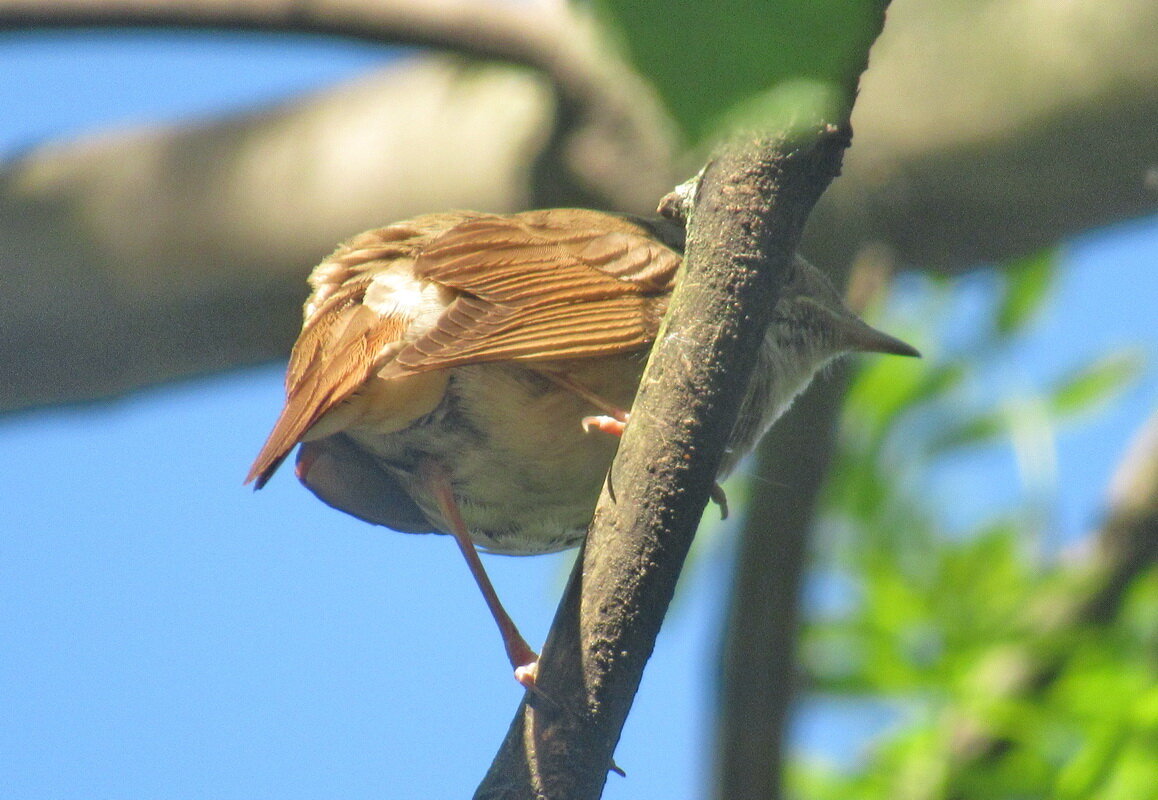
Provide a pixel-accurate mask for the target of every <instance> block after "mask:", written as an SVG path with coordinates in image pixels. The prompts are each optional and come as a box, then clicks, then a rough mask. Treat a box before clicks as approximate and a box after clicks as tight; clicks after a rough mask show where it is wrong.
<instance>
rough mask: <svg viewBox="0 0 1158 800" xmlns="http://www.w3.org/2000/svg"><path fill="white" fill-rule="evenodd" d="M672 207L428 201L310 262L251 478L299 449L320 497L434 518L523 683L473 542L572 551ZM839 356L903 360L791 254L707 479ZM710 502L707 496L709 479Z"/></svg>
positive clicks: (669, 280)
mask: <svg viewBox="0 0 1158 800" xmlns="http://www.w3.org/2000/svg"><path fill="white" fill-rule="evenodd" d="M683 246H684V230H683V226H682V225H681V224H680V223H679V221H678V220H677V221H673V220H671V219H665V218H662V217H660V218H657V219H644V218H641V217H634V216H629V215H624V214H613V213H609V212H602V211H593V210H587V209H577V208H561V209H540V210H533V211H523V212H518V213H509V214H495V213H482V212H473V211H457V212H447V213H436V214H427V215H423V216H419V217H415V218H413V219H410V220H406V221H402V222H397V223H394V224H392V225H387V226H385V227H381V228H376V229H373V230H369V231H366V232H364V233H362V234H360V235H358V236H355V237H354V238H352V239H351V240H349V241H348V242H347V243H345V244H344V245H342V246H340V247H339V248H338V249H337V250H336V251H335V252H334V253H333V254H332V255H330V256H329V257H328V258H326V259H325V260H323V261H322V262H321V264H319V265H318V266H317V267H316V268H315V269H314V270H313V271H312V273H311V274H310V276H309V285H310V288H311V292H310V294H309V297H308V298H307V300H306V302H305V307H304V312H303V325H302V330H301V333H300V335H299V336H298V339H297V341H296V343H295V344H294V346H293V349H292V352H291V355H290V359H289V365H288V367H287V372H286V402H285V406H284V408H283V409H282V411H281V414H280V415H279V416H278V418H277V421H276V422H275V424H274V426H273V429H272V431H271V432H270V434H269V437H268V439H267V440H266V442H265V444H264V445H263V446H262V448H261V450H260V452H259V453H258V456H257V458H256V459H255V461H254V463H253V465H252V467H251V469H250V471H249V474H248V476H247V478H246V483H250V482H252V483H253V484H254V486H255V488H257V489H260V488H261V487H262V486H264V485H265V483H266V482H267V481H268V480H269V479H270V477H271V476H272V475H273V473H274V472H275V471H276V470H277V469H278V467H279V465H280V464H281V463H282V462H283V461H284V460H285V459H286V458H287V457H288V456H289V454H290V452H291V451H292V450H293V448H294V447H298V453H297V458H296V470H295V471H296V475H297V477H298V479H299V480H300V481H301V482H302V483H303V484H304V485H305V486H306V487H307V488H308V489H309V490H310V491H311V492H313V493H314V494H315V495H316V496H317V497H318V498H319V499H321V500H322V501H323V502H325V503H327V504H328V505H330V506H332V507H334V508H337V509H339V510H341V511H344V512H346V513H348V514H351V515H353V516H354V517H357V518H359V519H362V520H365V521H367V522H370V523H373V524H377V525H382V526H385V527H387V528H390V529H393V530H395V531H401V532H407V533H444V534H450V535H451V536H452V537H453V538H454V540H455V542H456V543H457V545H458V547H459V549H460V550H461V552H462V554H463V556H464V558H465V559H466V562H467V565H468V567H469V569H470V571H471V573H472V575H473V577H474V579H475V581H476V582H477V584H478V586H479V588H480V590H481V591H482V594H483V597H484V599H485V601H486V603H487V606H488V608H489V609H490V612H491V614H492V616H493V617H494V619H495V621H496V623H497V625H498V627H499V630H500V634H501V635H502V639H503V643H504V647H505V649H506V654H507V658H508V660H509V662H510V663H511V666H512V667H513V668H514V671H515V677H516V679H517V680H518V681H519V683H521V684H523V685H524V686H526V687H527V688H533V687H534V683H535V679H536V670H537V662H538V656H537V654H536V653H535V651H534V649H533V648H531V647H530V646H529V645H528V644H527V642H526V640H525V639H524V638H523V637H522V635H521V634H520V633H519V631H518V628H517V626H516V625H515V623H514V621H513V620H512V618H511V617H510V615H509V614H508V613H507V611H506V610H505V609H504V607H503V605H502V603H501V602H500V600H499V598H498V595H497V593H496V591H495V589H494V587H493V585H492V584H491V582H490V579H489V578H488V577H487V574H486V571H485V569H484V567H483V565H482V561H481V559H480V558H479V555H478V551H479V550H483V551H487V552H491V553H501V554H508V555H535V554H542V553H551V552H556V551H559V550H564V549H567V548H571V547H576V546H578V545H579V544H581V543H582V541H583V539H584V537H585V535H586V532H587V528H588V525H589V524H590V522H591V519H592V516H593V513H594V509H595V504H596V502H597V500H598V497H599V493H600V490H601V488H602V485H603V482H604V479H605V476H606V475H607V472H608V470H609V468H610V465H611V461H612V459H613V458H614V455H615V451H616V449H617V447H618V441H619V439H618V436H616V435H605V434H619V433H621V432H622V430H623V426H624V425H626V424H628V421H629V415H628V413H627V411H626V409H628V408H630V405H631V402H632V399H633V397H634V395H635V392H636V389H637V388H638V386H639V381H640V378H641V376H642V372H643V368H644V365H645V363H646V360H647V356H648V353H649V351H650V348H651V345H652V343H653V342H654V340H655V337H656V335H657V332H658V330H659V325H660V321H661V320H662V318H663V315H664V312H665V310H666V308H667V303H668V300H669V298H670V296H671V292H672V290H673V288H674V286H675V284H676V282H677V280H678V275H679V269H680V265H681V262H682V259H683V255H682V253H683ZM852 351H862V352H878V353H891V354H896V355H904V356H916V355H918V353H917V351H916V350H915V349H914V348H912V347H911V346H910V345H908V344H906V343H904V342H902V341H900V340H899V339H896V338H894V337H892V336H889V335H887V334H885V333H882V332H880V331H877V330H875V329H874V328H872V327H870V326H869V325H867V324H866V323H864V322H863V321H862V320H861V319H860V318H859V317H857V316H856V315H855V314H853V313H852V312H851V311H849V310H848V309H847V308H846V307H845V306H844V304H843V302H842V301H841V298H840V296H839V294H838V293H837V292H836V290H835V289H834V288H833V286H832V284H831V283H829V281H828V280H827V279H826V278H825V277H824V275H823V274H822V273H821V272H820V271H819V270H817V269H816V268H815V267H813V266H812V265H811V264H809V263H808V262H807V261H805V260H804V259H803V258H801V257H799V256H797V257H796V258H794V259H793V261H792V262H791V267H790V270H789V276H788V281H787V283H786V284H785V286H784V288H783V290H782V292H781V295H780V299H779V301H778V303H777V306H776V308H775V310H774V313H773V319H772V322H771V324H770V326H769V328H768V332H767V334H766V335H765V337H764V340H763V343H762V346H761V348H760V351H759V353H758V357H757V366H756V369H755V372H754V374H753V377H752V378H751V380H750V382H749V385H748V388H747V391H746V393H745V396H744V398H743V400H742V402H741V408H740V413H739V416H738V418H737V421H736V423H735V425H734V427H733V430H732V434H731V437H730V440H729V443H728V446H727V448H726V452H725V456H724V460H723V463H722V465H721V467H720V479H722V478H723V477H724V476H726V475H727V474H728V473H729V472H730V471H731V470H733V469H734V468H735V466H736V464H737V463H738V462H739V461H740V460H741V459H742V458H743V456H744V455H745V454H746V453H747V452H749V451H750V450H751V449H752V448H753V447H754V446H755V444H756V443H757V442H758V441H759V439H760V438H761V437H762V436H763V435H764V433H765V432H766V431H767V429H768V427H769V426H770V425H771V424H772V423H773V422H774V421H775V420H776V418H777V417H779V416H780V414H782V413H783V411H784V410H785V409H787V408H788V406H789V405H790V404H791V403H792V400H793V398H794V397H796V395H797V394H799V392H800V391H802V390H803V389H804V388H805V387H806V386H807V385H808V383H809V382H810V381H811V379H812V377H813V375H814V374H815V373H816V372H817V371H818V370H819V369H820V368H821V367H823V366H824V365H825V364H827V363H828V362H830V361H832V360H833V359H834V358H836V357H838V356H840V355H843V354H845V353H848V352H852ZM720 497H721V498H722V495H720Z"/></svg>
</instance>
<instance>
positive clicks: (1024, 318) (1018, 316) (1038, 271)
mask: <svg viewBox="0 0 1158 800" xmlns="http://www.w3.org/2000/svg"><path fill="white" fill-rule="evenodd" d="M1057 267H1058V250H1057V248H1054V247H1051V248H1048V249H1046V250H1041V251H1039V252H1037V253H1034V254H1033V255H1030V256H1025V257H1024V258H1019V259H1016V260H1014V261H1011V262H1009V263H1008V264H1006V265H1005V269H1004V270H1003V271H1002V275H1003V277H1004V279H1005V281H1004V287H1003V288H1004V292H1003V294H1002V297H1001V299H1000V300H999V301H998V304H997V311H996V324H997V330H998V332H999V333H1003V334H1010V333H1013V332H1015V331H1017V330H1019V329H1021V328H1022V327H1024V326H1025V324H1026V323H1027V322H1028V321H1029V320H1030V318H1032V317H1033V315H1034V314H1035V313H1036V312H1037V311H1038V309H1040V308H1041V306H1042V303H1043V302H1044V301H1045V298H1046V296H1047V295H1048V293H1049V289H1050V287H1051V286H1052V285H1053V282H1054V278H1055V277H1056V275H1057Z"/></svg>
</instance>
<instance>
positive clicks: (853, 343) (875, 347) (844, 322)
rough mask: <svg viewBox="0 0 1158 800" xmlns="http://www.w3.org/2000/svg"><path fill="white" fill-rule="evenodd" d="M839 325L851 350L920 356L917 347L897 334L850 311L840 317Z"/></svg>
mask: <svg viewBox="0 0 1158 800" xmlns="http://www.w3.org/2000/svg"><path fill="white" fill-rule="evenodd" d="M839 327H840V329H841V333H842V335H843V337H844V342H845V345H846V346H847V347H848V349H849V350H852V351H854V352H858V353H886V354H889V355H894V356H912V357H913V358H920V357H921V353H920V351H918V350H917V348H915V347H913V346H912V345H911V344H909V343H907V342H902V341H901V340H900V339H898V338H896V337H895V336H889V335H888V334H887V333H883V332H881V331H878V330H877V329H876V328H874V327H873V326H871V325H869V324H868V323H867V322H865V321H864V320H862V319H861V318H860V317H857V316H856V315H854V314H852V313H849V314H848V315H842V316H841V317H840V318H839Z"/></svg>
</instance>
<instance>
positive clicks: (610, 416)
mask: <svg viewBox="0 0 1158 800" xmlns="http://www.w3.org/2000/svg"><path fill="white" fill-rule="evenodd" d="M542 373H543V375H544V376H546V377H547V378H548V379H549V380H551V381H552V382H554V383H555V384H557V385H558V386H561V387H563V388H564V389H566V390H567V391H569V392H572V393H574V394H577V395H579V396H580V397H582V398H583V399H584V400H586V401H587V402H588V403H590V404H591V405H593V406H595V407H596V408H598V409H599V410H600V411H603V412H605V413H604V414H600V415H597V416H591V417H583V419H581V420H579V424H580V425H581V426H582V427H583V430H585V431H587V432H588V433H590V432H591V431H596V430H597V431H600V432H602V433H610V434H612V435H613V436H622V435H623V429H624V428H625V427H627V420H628V419H629V418H630V417H631V415H630V414H629V413H627V412H626V411H624V410H623V409H622V408H620V407H619V406H617V405H615V404H614V403H612V402H610V401H608V400H606V399H604V398H603V396H602V395H600V394H598V393H596V392H594V391H592V390H591V389H589V388H588V387H587V386H584V385H583V384H582V383H580V382H579V381H577V380H575V379H574V378H572V377H571V376H569V375H566V374H564V373H562V372H555V371H553V370H542Z"/></svg>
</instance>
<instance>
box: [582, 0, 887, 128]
mask: <svg viewBox="0 0 1158 800" xmlns="http://www.w3.org/2000/svg"><path fill="white" fill-rule="evenodd" d="M882 5H883V4H882V3H881V2H879V0H778V2H769V1H768V0H719V2H715V3H672V2H669V1H668V0H599V2H597V5H596V9H597V13H598V14H599V16H600V18H601V19H602V20H603V21H604V22H605V23H606V24H607V25H608V27H609V28H610V29H611V31H612V32H613V34H617V35H618V39H619V43H620V46H621V48H622V49H623V50H624V51H625V52H626V54H627V57H628V59H629V60H630V61H631V63H632V64H633V65H634V66H635V68H636V69H637V70H638V71H639V72H640V73H641V74H642V75H644V76H645V77H646V78H648V79H649V80H650V81H651V82H652V85H653V86H654V88H655V89H656V91H657V93H658V94H659V96H660V98H661V99H662V100H663V102H664V103H665V105H666V106H667V108H668V110H669V111H670V112H671V114H672V116H673V117H675V119H676V122H677V123H678V124H679V125H680V127H681V128H682V129H683V131H684V133H685V135H686V136H687V138H688V140H689V141H691V142H700V141H702V140H703V139H705V138H706V137H707V135H708V134H709V133H710V132H712V131H713V130H714V129H716V128H718V127H719V126H720V125H721V123H722V121H723V120H726V119H727V120H728V121H729V123H730V124H732V125H735V124H749V125H755V126H756V127H759V128H766V127H772V126H776V127H779V126H780V125H781V124H783V122H784V120H785V119H786V117H784V116H783V114H785V113H787V114H789V115H791V114H793V113H795V112H796V111H798V110H799V109H798V108H797V106H796V104H797V102H798V101H802V102H803V103H804V105H805V106H806V107H809V108H811V107H813V106H816V104H817V103H818V102H819V103H821V104H822V105H823V104H824V103H827V102H828V101H829V100H830V99H831V98H832V97H834V96H835V97H840V98H842V99H841V105H843V104H845V103H847V102H848V100H847V99H845V98H846V97H847V94H848V92H847V89H846V88H845V87H848V86H852V85H855V84H854V83H853V79H854V78H855V77H856V74H857V72H858V71H859V70H860V68H861V66H862V65H863V64H864V63H865V60H866V52H867V49H868V47H869V45H870V44H871V43H872V38H873V36H874V35H875V33H876V31H877V30H878V28H879V24H880V15H881V12H882ZM789 82H791V83H792V84H794V87H795V88H792V89H791V90H788V89H786V88H784V87H786V86H787V85H788V83H789ZM787 118H791V117H790V116H789V117H787ZM826 118H828V119H831V116H828V117H826ZM740 119H743V120H744V122H743V123H740V122H738V120H740Z"/></svg>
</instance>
